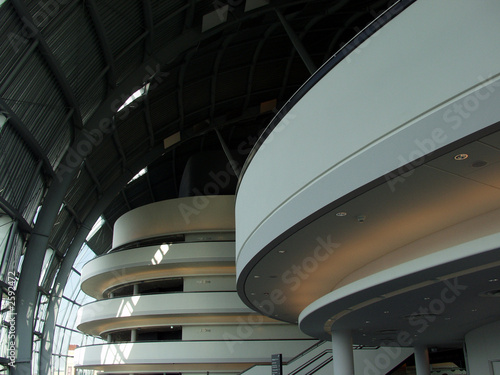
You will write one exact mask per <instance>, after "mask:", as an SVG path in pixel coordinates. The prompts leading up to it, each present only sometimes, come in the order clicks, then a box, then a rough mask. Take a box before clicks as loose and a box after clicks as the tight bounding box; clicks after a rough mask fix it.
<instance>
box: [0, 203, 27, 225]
mask: <svg viewBox="0 0 500 375" xmlns="http://www.w3.org/2000/svg"><path fill="white" fill-rule="evenodd" d="M0 208H1V209H2V211H4V212H5V213H6V214H7V215H9V216H10V217H11V218H12V219H13V220H15V221H16V222H18V225H19V229H21V231H23V232H24V233H31V232H32V231H33V228H32V227H31V225H29V224H28V222H27V221H26V220H25V219H24V217H23V215H21V213H20V212H19V211H18V210H17V209H16V208H15V207H13V206H12V205H11V204H10V203H9V202H7V201H6V200H5V199H4V198H3V197H0Z"/></svg>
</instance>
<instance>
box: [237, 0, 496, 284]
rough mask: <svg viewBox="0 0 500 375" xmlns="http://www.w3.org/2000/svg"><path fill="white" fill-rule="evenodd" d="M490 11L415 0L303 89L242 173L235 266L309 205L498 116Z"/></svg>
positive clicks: (489, 5)
mask: <svg viewBox="0 0 500 375" xmlns="http://www.w3.org/2000/svg"><path fill="white" fill-rule="evenodd" d="M499 12H500V3H498V2H496V1H493V0H489V1H485V2H483V3H481V6H480V7H479V6H477V5H476V4H473V3H471V2H470V1H467V0H459V1H455V0H453V1H452V0H444V1H440V2H434V1H432V0H419V1H417V2H415V3H413V4H412V5H411V6H410V7H409V8H407V9H406V10H405V11H403V12H402V13H401V14H400V15H398V16H397V17H396V18H395V19H393V20H392V21H390V22H389V23H388V24H387V25H385V26H384V27H383V28H382V29H381V30H380V31H378V32H377V33H376V34H375V35H373V36H372V37H370V38H369V39H368V40H367V41H366V42H364V43H363V44H362V45H361V46H360V47H358V49H357V50H356V51H355V52H354V53H351V54H350V55H349V56H348V58H346V59H344V60H343V61H342V62H340V63H339V64H338V65H337V66H336V67H335V68H334V69H333V70H331V71H330V72H329V73H328V74H327V75H326V76H325V77H324V78H323V79H322V80H321V81H319V82H318V83H317V84H316V85H315V86H313V87H312V88H311V89H310V91H309V92H308V93H307V94H306V95H305V96H304V97H303V98H302V99H301V100H300V101H299V102H298V103H297V104H296V105H295V106H294V107H293V108H292V109H291V110H290V112H289V113H288V114H287V115H286V116H285V117H284V118H283V119H282V121H281V122H280V124H279V125H278V126H277V128H276V129H275V130H274V131H273V132H272V133H271V135H270V136H269V137H268V139H266V141H265V142H264V143H263V145H262V147H261V148H260V149H259V150H258V151H257V153H256V154H255V155H254V158H253V160H252V161H251V163H250V164H249V165H248V168H247V170H246V172H245V175H244V176H243V178H242V181H241V183H240V187H239V191H238V196H237V201H236V223H237V227H238V231H237V233H236V235H237V237H236V249H237V272H238V274H239V273H240V272H241V270H242V268H243V267H245V265H246V264H248V262H249V261H250V260H251V259H252V258H253V257H254V256H255V255H256V254H257V252H258V251H260V250H261V249H262V248H264V247H265V246H266V245H267V244H269V243H270V242H271V241H272V240H273V239H275V238H276V237H277V236H278V235H279V234H281V233H283V232H285V231H286V230H287V229H289V228H291V227H292V226H293V225H294V224H296V223H298V222H300V221H301V220H302V219H304V218H306V217H307V216H308V215H311V214H312V213H314V212H316V211H317V210H319V209H321V208H322V207H324V206H325V205H327V204H329V203H331V202H333V201H335V200H336V199H338V198H341V197H343V196H345V195H346V194H348V193H350V192H352V191H354V190H355V189H357V188H359V187H361V186H363V185H365V184H367V183H369V182H371V181H373V180H375V179H377V178H379V177H381V176H383V175H384V174H386V173H388V172H390V171H393V170H395V169H397V168H399V167H401V166H402V165H404V164H406V163H408V162H411V161H412V160H415V159H417V158H419V157H421V156H422V155H423V154H424V153H427V152H431V151H434V150H435V149H437V148H441V147H444V146H446V145H447V144H450V143H452V142H454V141H456V140H459V139H461V138H463V137H465V136H467V135H469V134H471V133H473V132H475V131H477V130H480V129H482V128H484V127H486V126H489V125H491V124H492V123H494V122H496V121H497V120H498V108H497V107H498V106H497V103H498V101H499V100H500V93H499V91H500V90H498V86H499V82H498V80H497V78H498V74H499V73H500V67H499V66H498V64H497V63H496V62H497V61H498V60H499V58H500V51H499V50H498V49H495V48H491V46H493V45H495V44H496V39H497V35H499V34H500V24H499V23H498V22H497V17H496V16H497V15H498V14H499ZM422 25H425V27H422ZM467 25H470V26H471V27H467ZM415 30H418V33H417V32H415ZM467 95H470V96H467ZM469 99H471V100H472V101H470V100H469ZM467 100H469V101H467ZM476 103H477V106H480V108H481V111H477V110H470V111H466V109H464V108H469V107H470V108H472V105H474V108H475V107H476ZM460 111H462V112H460ZM463 111H465V114H463ZM311 123H313V124H314V127H312V126H311ZM429 139H430V140H431V141H432V142H433V145H432V146H428V145H429V143H427V144H426V146H422V147H419V146H418V144H419V143H418V142H419V141H420V143H422V140H429ZM426 147H427V149H426ZM388 150H390V151H388ZM375 160H376V163H375V162H374V161H375ZM352 171H355V172H356V173H352ZM263 181H272V187H267V188H266V189H265V194H260V195H259V199H255V192H256V191H262V183H263Z"/></svg>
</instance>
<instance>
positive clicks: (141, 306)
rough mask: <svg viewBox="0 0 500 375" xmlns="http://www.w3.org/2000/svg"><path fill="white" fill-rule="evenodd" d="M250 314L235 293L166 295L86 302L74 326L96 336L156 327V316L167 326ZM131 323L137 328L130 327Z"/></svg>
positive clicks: (249, 310)
mask: <svg viewBox="0 0 500 375" xmlns="http://www.w3.org/2000/svg"><path fill="white" fill-rule="evenodd" d="M252 313H253V310H251V309H250V308H248V307H247V306H245V305H244V304H243V302H241V300H240V299H239V297H238V295H237V294H236V292H202V293H167V294H155V295H144V296H132V297H124V298H113V299H106V300H101V301H95V302H92V303H89V304H87V305H84V306H82V307H81V308H80V309H79V310H78V316H77V322H76V327H77V328H78V329H79V330H81V331H83V332H85V333H88V334H93V335H100V334H102V333H103V332H105V331H109V330H116V329H122V328H127V327H131V328H135V327H145V326H156V325H158V321H159V318H160V317H161V318H163V321H164V323H163V324H160V325H170V324H173V323H172V322H171V321H172V320H173V319H174V318H173V317H176V318H177V319H178V318H179V317H188V316H191V321H193V318H192V317H193V316H198V317H204V316H221V317H223V316H226V315H248V314H252ZM149 320H151V321H149ZM160 321H161V319H160ZM167 321H168V322H167ZM195 321H196V318H195ZM202 321H203V319H201V320H198V322H202ZM134 323H135V324H137V325H135V326H134V325H133V324H134Z"/></svg>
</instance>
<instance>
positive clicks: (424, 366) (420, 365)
mask: <svg viewBox="0 0 500 375" xmlns="http://www.w3.org/2000/svg"><path fill="white" fill-rule="evenodd" d="M413 349H414V352H415V368H416V370H417V371H416V373H417V375H430V373H431V366H430V364H429V351H428V350H427V348H426V347H425V346H420V345H419V346H415V347H414V348H413Z"/></svg>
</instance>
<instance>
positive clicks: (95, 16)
mask: <svg viewBox="0 0 500 375" xmlns="http://www.w3.org/2000/svg"><path fill="white" fill-rule="evenodd" d="M86 5H87V9H88V10H89V13H90V17H91V19H92V23H93V25H94V29H95V31H96V33H97V38H98V39H99V43H100V44H101V50H102V54H103V56H104V61H105V62H106V65H107V66H108V68H109V69H108V75H107V78H108V84H109V86H110V87H113V88H114V87H116V67H115V60H114V58H113V52H112V51H111V47H110V44H109V40H108V37H107V35H106V31H105V30H104V26H103V24H102V20H101V17H100V15H99V12H98V11H97V5H96V3H95V0H87V1H86Z"/></svg>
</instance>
